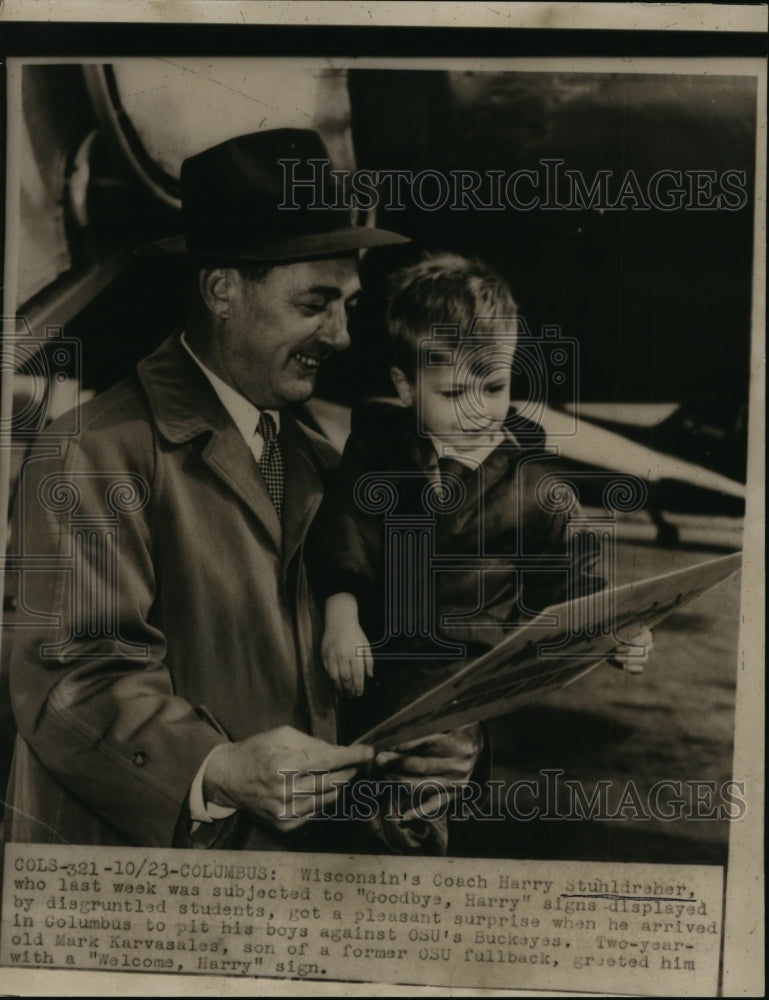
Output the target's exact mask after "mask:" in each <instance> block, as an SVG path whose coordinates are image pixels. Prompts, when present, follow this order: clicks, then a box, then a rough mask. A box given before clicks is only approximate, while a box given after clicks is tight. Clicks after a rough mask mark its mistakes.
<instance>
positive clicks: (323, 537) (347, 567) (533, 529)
mask: <svg viewBox="0 0 769 1000" xmlns="http://www.w3.org/2000/svg"><path fill="white" fill-rule="evenodd" d="M386 320H387V328H388V333H389V337H390V342H391V347H392V358H393V362H394V363H393V366H392V368H391V369H390V374H391V377H392V381H393V384H394V386H395V389H396V391H397V393H398V396H399V403H400V405H398V404H395V403H387V402H373V403H367V404H364V405H363V406H360V407H358V408H357V409H356V410H355V411H354V412H353V417H352V429H351V434H350V437H349V439H348V442H347V445H346V447H345V450H344V454H343V456H342V461H341V465H340V468H339V470H338V473H337V474H336V476H335V477H334V480H333V481H332V482H331V483H330V484H329V487H328V489H327V493H326V496H325V499H324V502H323V504H322V507H321V511H320V513H319V516H318V519H317V521H316V525H315V528H316V538H317V539H318V542H319V547H320V553H319V567H318V578H319V585H320V588H321V590H322V596H325V597H326V602H325V634H324V637H323V642H322V649H321V651H322V657H323V663H324V666H325V668H326V670H327V672H328V674H329V676H330V677H331V679H332V680H333V681H334V684H335V685H336V687H337V690H338V691H339V692H340V693H341V694H343V695H346V696H348V697H354V696H356V695H361V694H362V693H363V691H364V688H365V687H366V680H367V679H368V680H369V683H371V681H373V679H374V662H375V660H376V661H377V673H376V682H375V686H376V688H377V692H376V698H372V697H371V696H369V697H367V698H366V699H365V701H366V703H368V707H366V708H364V704H363V703H360V710H358V709H356V712H355V714H356V715H361V716H363V715H366V716H368V715H370V712H371V710H376V708H377V706H378V707H380V708H381V704H382V699H381V696H382V695H384V694H385V693H386V691H387V689H388V688H391V687H392V685H397V684H400V683H401V682H402V681H405V680H408V681H413V678H414V674H415V671H416V672H421V673H424V672H425V670H429V669H430V667H431V666H436V665H438V666H443V665H446V664H447V662H451V661H452V659H453V660H454V661H456V660H461V659H464V658H466V657H467V656H471V655H478V654H479V653H481V652H483V651H484V650H486V649H488V648H489V647H490V646H493V645H495V644H496V643H497V642H498V641H499V640H500V639H501V638H502V637H503V636H504V634H505V633H506V631H508V630H509V629H510V628H511V627H513V626H514V625H515V624H516V623H520V622H522V621H524V620H527V619H530V618H531V617H533V616H534V615H535V614H536V613H537V612H539V611H541V610H542V609H543V608H545V607H547V606H548V605H551V604H555V603H558V602H559V601H562V600H565V599H567V598H569V597H576V596H579V595H582V594H585V593H588V592H592V591H594V590H596V589H599V588H601V587H603V586H604V585H605V581H604V580H603V579H602V578H601V577H600V576H597V575H596V574H595V573H594V569H595V565H596V563H597V560H598V558H599V552H598V548H597V546H596V545H595V544H593V543H592V541H591V540H590V537H589V536H586V538H587V544H582V545H570V539H569V533H568V525H569V523H570V522H577V521H578V520H579V519H580V518H581V517H582V516H583V515H582V514H581V512H580V510H579V508H578V507H577V505H576V502H575V503H574V504H572V505H571V509H555V508H554V507H553V505H552V504H548V503H547V502H546V499H543V496H544V488H545V487H547V485H548V482H550V481H552V477H553V476H554V474H555V469H553V468H547V463H548V460H549V459H552V456H548V455H547V454H546V453H544V452H543V445H544V434H543V432H542V430H541V428H539V427H538V426H537V425H536V424H533V423H532V422H531V421H528V420H525V419H523V418H521V417H520V416H519V415H517V414H516V412H515V410H514V409H513V408H512V407H511V403H510V382H511V373H512V366H513V360H514V355H515V347H516V339H517V322H516V304H515V302H514V301H513V298H512V295H511V293H510V290H509V288H508V286H507V285H506V283H505V282H504V281H503V279H502V278H501V277H499V276H498V275H497V274H496V273H495V272H493V271H492V270H491V269H490V268H488V267H487V266H486V265H484V264H482V263H480V262H478V261H473V260H467V259H464V258H462V257H458V256H455V255H452V254H440V255H436V256H432V257H429V258H427V259H425V260H423V261H422V262H420V263H418V264H415V265H413V266H411V267H408V268H406V269H404V270H403V271H401V272H399V273H398V274H397V275H396V276H395V279H394V281H393V284H392V288H391V294H390V297H389V302H388V308H387V317H386ZM546 477H547V478H546ZM409 539H410V541H409ZM570 551H573V552H574V553H577V554H576V555H575V556H574V557H573V558H572V557H571V556H570ZM409 553H410V556H409ZM495 559H496V561H497V562H498V564H499V565H498V566H495ZM512 559H516V560H517V562H516V563H515V565H511V560H512Z"/></svg>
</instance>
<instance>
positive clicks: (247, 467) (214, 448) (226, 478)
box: [201, 420, 282, 550]
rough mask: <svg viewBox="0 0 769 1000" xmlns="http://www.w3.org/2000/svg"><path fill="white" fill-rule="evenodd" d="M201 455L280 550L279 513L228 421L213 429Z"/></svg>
mask: <svg viewBox="0 0 769 1000" xmlns="http://www.w3.org/2000/svg"><path fill="white" fill-rule="evenodd" d="M201 457H202V459H203V461H204V462H205V463H206V465H207V466H208V467H209V469H211V471H212V472H213V473H214V474H215V475H217V476H218V477H219V479H221V480H222V482H223V483H225V484H226V485H227V486H229V488H230V489H231V490H232V492H233V493H235V494H236V496H238V497H239V498H240V499H241V500H242V501H243V503H244V504H245V505H246V507H248V509H249V510H250V511H251V512H252V513H253V514H255V515H256V516H257V517H258V518H259V520H260V521H261V522H262V524H263V526H264V527H265V528H266V530H267V533H268V534H269V536H270V538H271V539H272V541H273V543H274V545H275V548H276V549H278V550H280V548H281V543H282V538H281V536H282V531H281V526H280V521H279V519H278V513H277V511H276V510H275V506H274V504H273V502H272V499H271V498H270V494H269V493H268V492H267V486H266V484H265V482H264V479H263V478H262V474H261V472H260V471H259V466H258V465H257V463H256V460H255V458H254V456H253V455H252V454H251V451H250V449H249V448H248V446H247V445H246V442H245V441H244V440H243V435H242V434H241V433H240V431H239V430H238V429H237V427H236V426H235V425H234V424H233V423H232V421H230V420H228V422H227V424H226V425H225V426H224V427H222V428H219V429H217V430H215V431H214V433H213V434H212V435H211V438H210V440H209V441H208V443H207V444H206V446H205V447H204V448H203V451H202V452H201Z"/></svg>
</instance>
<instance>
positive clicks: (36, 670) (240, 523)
mask: <svg viewBox="0 0 769 1000" xmlns="http://www.w3.org/2000/svg"><path fill="white" fill-rule="evenodd" d="M281 159H287V160H292V161H294V166H295V167H296V165H297V164H299V170H296V171H295V176H296V175H298V174H299V173H300V170H301V168H302V166H303V167H304V168H305V169H306V170H308V167H307V164H308V161H310V160H312V161H316V162H317V161H319V160H323V161H327V154H326V151H325V149H324V147H323V145H322V143H321V142H320V140H319V138H318V137H317V135H316V134H315V133H312V132H306V131H298V130H278V131H275V132H265V133H257V134H254V135H250V136H242V137H240V138H238V139H233V140H229V141H228V142H225V143H222V144H220V145H219V146H216V147H214V148H213V149H210V150H207V151H205V152H204V153H201V154H199V155H198V156H195V157H192V158H191V159H189V160H187V161H185V163H184V165H183V168H182V176H181V188H182V202H183V214H184V228H185V240H184V241H182V240H180V239H178V238H175V239H172V240H166V241H162V242H161V243H160V244H157V245H156V246H155V247H154V248H153V249H154V251H155V252H158V253H161V254H162V253H178V252H185V253H187V254H189V255H190V257H191V258H192V260H193V261H194V262H195V264H196V266H197V268H198V277H199V282H198V285H199V288H198V296H197V299H196V301H195V303H194V304H193V307H192V309H191V312H190V317H189V322H188V324H187V328H186V330H185V331H184V332H183V333H182V334H178V333H177V334H175V335H173V336H172V337H170V338H169V339H168V340H167V341H166V342H165V343H164V344H163V345H162V346H161V347H160V348H159V349H158V350H157V351H156V352H155V353H154V354H153V355H151V356H150V357H149V358H146V359H145V360H144V361H142V362H141V363H140V364H139V366H138V368H137V373H136V375H135V376H134V377H133V378H130V379H128V380H126V381H125V382H123V383H121V384H120V385H118V386H116V387H115V388H113V389H112V390H110V391H108V392H106V393H104V394H103V395H102V396H100V397H98V398H97V399H95V400H93V401H92V402H91V403H89V404H86V406H84V407H83V408H82V409H81V410H80V411H79V412H78V413H74V414H71V415H69V417H65V418H63V420H62V421H61V422H60V423H59V425H58V426H57V427H56V428H55V429H56V430H57V431H58V433H59V434H60V435H62V437H63V438H65V439H66V441H67V443H66V445H65V446H64V448H63V454H62V455H58V454H51V449H50V448H49V449H48V450H47V451H46V450H45V449H39V450H38V451H37V452H35V453H33V455H32V456H31V457H30V459H29V460H28V461H27V462H26V464H25V469H24V474H23V480H22V485H21V489H20V491H19V501H18V508H17V511H18V519H19V524H18V528H17V532H18V534H17V537H18V538H19V539H20V545H21V554H22V555H23V556H24V557H25V558H28V559H29V563H28V565H29V566H30V568H32V567H33V566H34V567H39V568H40V569H41V570H42V571H41V572H29V573H25V575H24V581H23V588H22V594H21V599H20V619H21V620H20V622H19V629H18V631H17V632H16V633H15V636H14V648H13V651H12V658H11V696H12V701H13V707H14V714H15V717H16V722H17V725H18V730H19V737H18V739H17V743H16V749H15V753H14V761H13V767H12V776H11V782H10V786H9V796H8V798H9V805H10V808H9V810H8V820H7V827H8V829H7V832H6V835H7V837H8V839H11V840H26V841H59V840H61V841H68V842H74V843H94V844H123V843H129V844H143V845H151V846H152V845H154V846H171V845H176V846H191V845H196V846H216V847H242V848H278V849H286V848H289V847H294V848H303V847H304V848H309V849H313V848H315V847H318V846H319V845H320V842H321V840H323V838H324V837H325V838H326V841H327V842H328V843H329V844H330V845H331V846H334V845H335V846H336V848H337V849H342V850H344V849H351V846H350V845H351V844H352V843H353V840H354V838H353V840H349V839H344V840H343V841H342V842H340V840H339V838H340V837H347V835H348V834H349V830H350V827H349V825H344V826H340V824H332V823H314V824H312V827H310V826H308V824H307V821H308V820H309V819H310V818H312V817H313V816H315V815H317V813H318V812H320V811H322V810H323V808H324V807H326V806H329V805H330V804H331V803H332V802H333V801H334V799H335V798H336V796H337V793H338V789H339V787H340V785H341V784H343V783H344V782H347V781H349V780H350V779H352V778H353V777H354V776H355V774H356V773H358V772H359V771H360V769H361V768H368V767H370V766H371V765H372V759H373V757H374V754H373V751H372V750H371V748H369V747H366V746H354V747H338V746H336V745H335V740H336V719H335V709H334V698H333V691H332V690H331V688H330V685H329V683H328V681H327V678H326V677H325V675H324V672H323V671H322V669H320V667H319V661H318V649H317V645H318V640H319V636H320V630H319V623H318V621H317V611H316V608H315V606H314V603H313V600H312V595H311V593H310V589H309V585H308V579H307V571H306V567H305V562H304V541H305V538H306V535H307V531H308V528H309V525H310V523H311V522H312V519H313V517H314V515H315V512H316V510H317V508H318V506H319V503H320V499H321V492H322V478H321V476H322V473H323V471H324V469H326V468H328V467H329V466H330V465H332V464H333V463H334V462H335V460H336V456H335V453H334V452H333V450H332V449H331V448H330V446H329V445H328V444H327V443H326V442H325V440H324V439H323V438H321V437H320V436H319V435H316V434H314V433H313V432H312V431H310V430H308V429H307V428H305V427H303V426H301V425H300V424H299V423H298V422H297V420H296V419H295V417H294V416H293V415H292V413H291V412H290V410H289V409H288V407H290V406H291V405H292V404H296V403H301V402H303V401H305V400H307V399H308V398H309V397H310V395H311V394H312V391H313V388H314V384H315V379H316V376H317V372H318V369H319V367H320V365H321V364H322V362H323V360H324V359H325V358H326V357H327V356H328V355H330V354H331V353H332V352H334V351H339V350H343V349H344V348H345V347H347V345H348V335H347V329H346V311H347V309H349V308H350V306H351V304H352V303H353V302H354V300H355V297H356V296H357V294H358V292H359V285H358V277H357V251H358V250H359V249H361V248H364V247H368V246H375V245H382V244H387V243H396V242H403V241H404V238H403V237H399V236H396V235H395V234H392V233H387V232H383V231H380V230H376V229H370V228H367V229H364V228H358V227H353V226H351V225H350V220H349V215H348V213H347V212H346V211H345V210H342V209H339V208H334V209H331V208H318V207H317V206H315V207H312V208H311V207H310V206H309V204H308V198H305V200H304V202H303V203H301V204H297V202H296V200H295V197H294V198H292V202H291V205H287V204H286V202H285V194H284V191H283V168H282V166H281V164H280V163H279V161H280V160H281ZM327 169H328V165H327ZM294 195H295V196H296V192H295V193H294ZM308 197H309V195H308ZM293 205H297V207H296V208H294V207H292V206H293ZM477 754H478V741H477V739H476V736H475V732H474V731H473V730H470V731H467V732H465V733H460V734H454V735H448V736H446V737H443V738H442V739H439V740H437V741H436V740H433V741H431V742H429V743H428V744H426V746H425V747H423V748H422V753H421V754H420V749H419V748H415V749H414V750H411V751H407V752H405V753H402V754H398V753H388V754H384V755H380V756H379V758H378V762H379V763H380V764H382V765H385V764H386V765H388V773H390V774H392V772H393V771H396V772H399V773H401V774H402V775H403V776H404V777H406V778H412V779H413V780H415V781H418V780H419V778H420V777H422V778H438V779H442V780H444V781H448V780H452V779H462V778H466V777H467V776H468V775H469V773H470V771H471V770H472V767H473V764H474V763H475V760H476V757H477ZM317 772H325V775H324V776H319V774H318V773H317ZM310 829H311V830H312V832H311V833H309V832H308V830H310ZM343 829H345V830H346V831H347V832H346V833H343V832H342V830H343Z"/></svg>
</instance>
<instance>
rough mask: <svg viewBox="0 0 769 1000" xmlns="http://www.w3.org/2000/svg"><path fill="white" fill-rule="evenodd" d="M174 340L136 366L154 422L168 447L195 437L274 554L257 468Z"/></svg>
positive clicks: (274, 522)
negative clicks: (260, 528)
mask: <svg viewBox="0 0 769 1000" xmlns="http://www.w3.org/2000/svg"><path fill="white" fill-rule="evenodd" d="M179 337H180V334H179V333H175V334H173V335H172V336H171V337H169V338H168V339H167V340H166V341H165V342H164V343H163V344H161V346H160V347H159V348H158V349H157V350H156V351H155V353H154V354H151V355H150V356H149V357H148V358H145V359H144V360H143V361H140V362H139V365H138V368H137V372H138V376H139V380H140V382H141V384H142V387H143V388H144V391H145V393H146V395H147V399H148V401H149V405H150V409H151V410H152V414H153V417H154V419H155V423H156V424H157V426H158V429H159V431H160V433H161V434H162V435H163V437H165V438H166V439H167V440H168V441H170V442H171V443H172V444H179V445H181V444H186V443H189V442H191V441H192V440H193V439H194V438H198V437H200V438H201V441H200V442H199V444H200V447H201V458H202V460H203V462H205V464H206V465H207V466H208V468H209V469H210V470H211V472H212V473H213V474H214V475H215V476H216V477H217V478H218V479H219V480H220V481H221V482H223V483H224V484H225V485H226V486H227V487H228V488H229V489H230V490H232V492H233V493H234V494H235V495H236V496H237V497H238V498H239V499H240V500H241V501H242V502H243V503H244V504H245V505H246V507H247V508H248V509H249V510H250V511H251V512H252V513H253V514H254V515H255V516H256V517H257V518H258V519H259V521H260V522H261V524H262V525H263V526H264V528H265V531H266V532H267V534H268V535H269V537H270V539H271V541H272V543H273V545H274V546H275V548H276V549H277V550H278V551H280V549H281V535H282V532H281V525H280V521H279V520H278V515H277V512H276V510H275V507H274V506H273V503H272V500H271V499H270V495H269V493H268V492H267V487H266V485H265V482H264V479H263V478H262V475H261V473H260V471H259V466H258V465H257V463H256V461H255V459H254V456H253V455H252V454H251V451H250V449H249V448H248V446H247V445H246V443H245V441H244V440H243V437H242V435H241V433H240V431H239V430H238V429H237V427H236V426H235V425H234V424H233V422H232V420H231V419H230V417H229V415H228V413H227V411H226V410H225V409H224V407H223V406H222V404H221V403H220V402H219V397H218V396H217V395H216V393H215V392H214V390H213V388H212V386H211V384H210V382H209V381H208V379H207V378H206V377H205V375H204V374H203V372H202V371H201V370H200V368H199V367H198V366H197V365H196V364H195V362H194V361H193V360H192V358H191V357H190V356H189V354H187V352H186V351H185V350H184V348H183V347H182V345H181V343H180V340H179ZM203 435H207V440H204V439H203ZM290 464H291V463H290V461H288V462H286V465H287V466H289V465H290Z"/></svg>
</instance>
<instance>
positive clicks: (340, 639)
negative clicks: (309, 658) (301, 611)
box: [320, 621, 374, 698]
mask: <svg viewBox="0 0 769 1000" xmlns="http://www.w3.org/2000/svg"><path fill="white" fill-rule="evenodd" d="M320 652H321V656H322V657H323V666H324V667H325V668H326V673H327V674H328V675H329V677H330V678H331V680H332V681H333V682H334V686H335V687H336V689H337V691H338V692H339V693H340V694H341V695H345V696H346V697H348V698H354V697H356V696H357V695H362V694H363V688H364V685H365V678H366V677H368V678H371V677H373V676H374V659H373V657H372V655H371V647H370V646H369V643H368V639H367V638H366V633H365V632H364V631H363V629H362V628H361V627H360V625H359V624H358V623H357V621H356V622H350V621H346V622H338V623H334V624H332V623H329V624H328V625H327V626H326V631H325V633H324V635H323V642H322V643H321V647H320Z"/></svg>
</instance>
